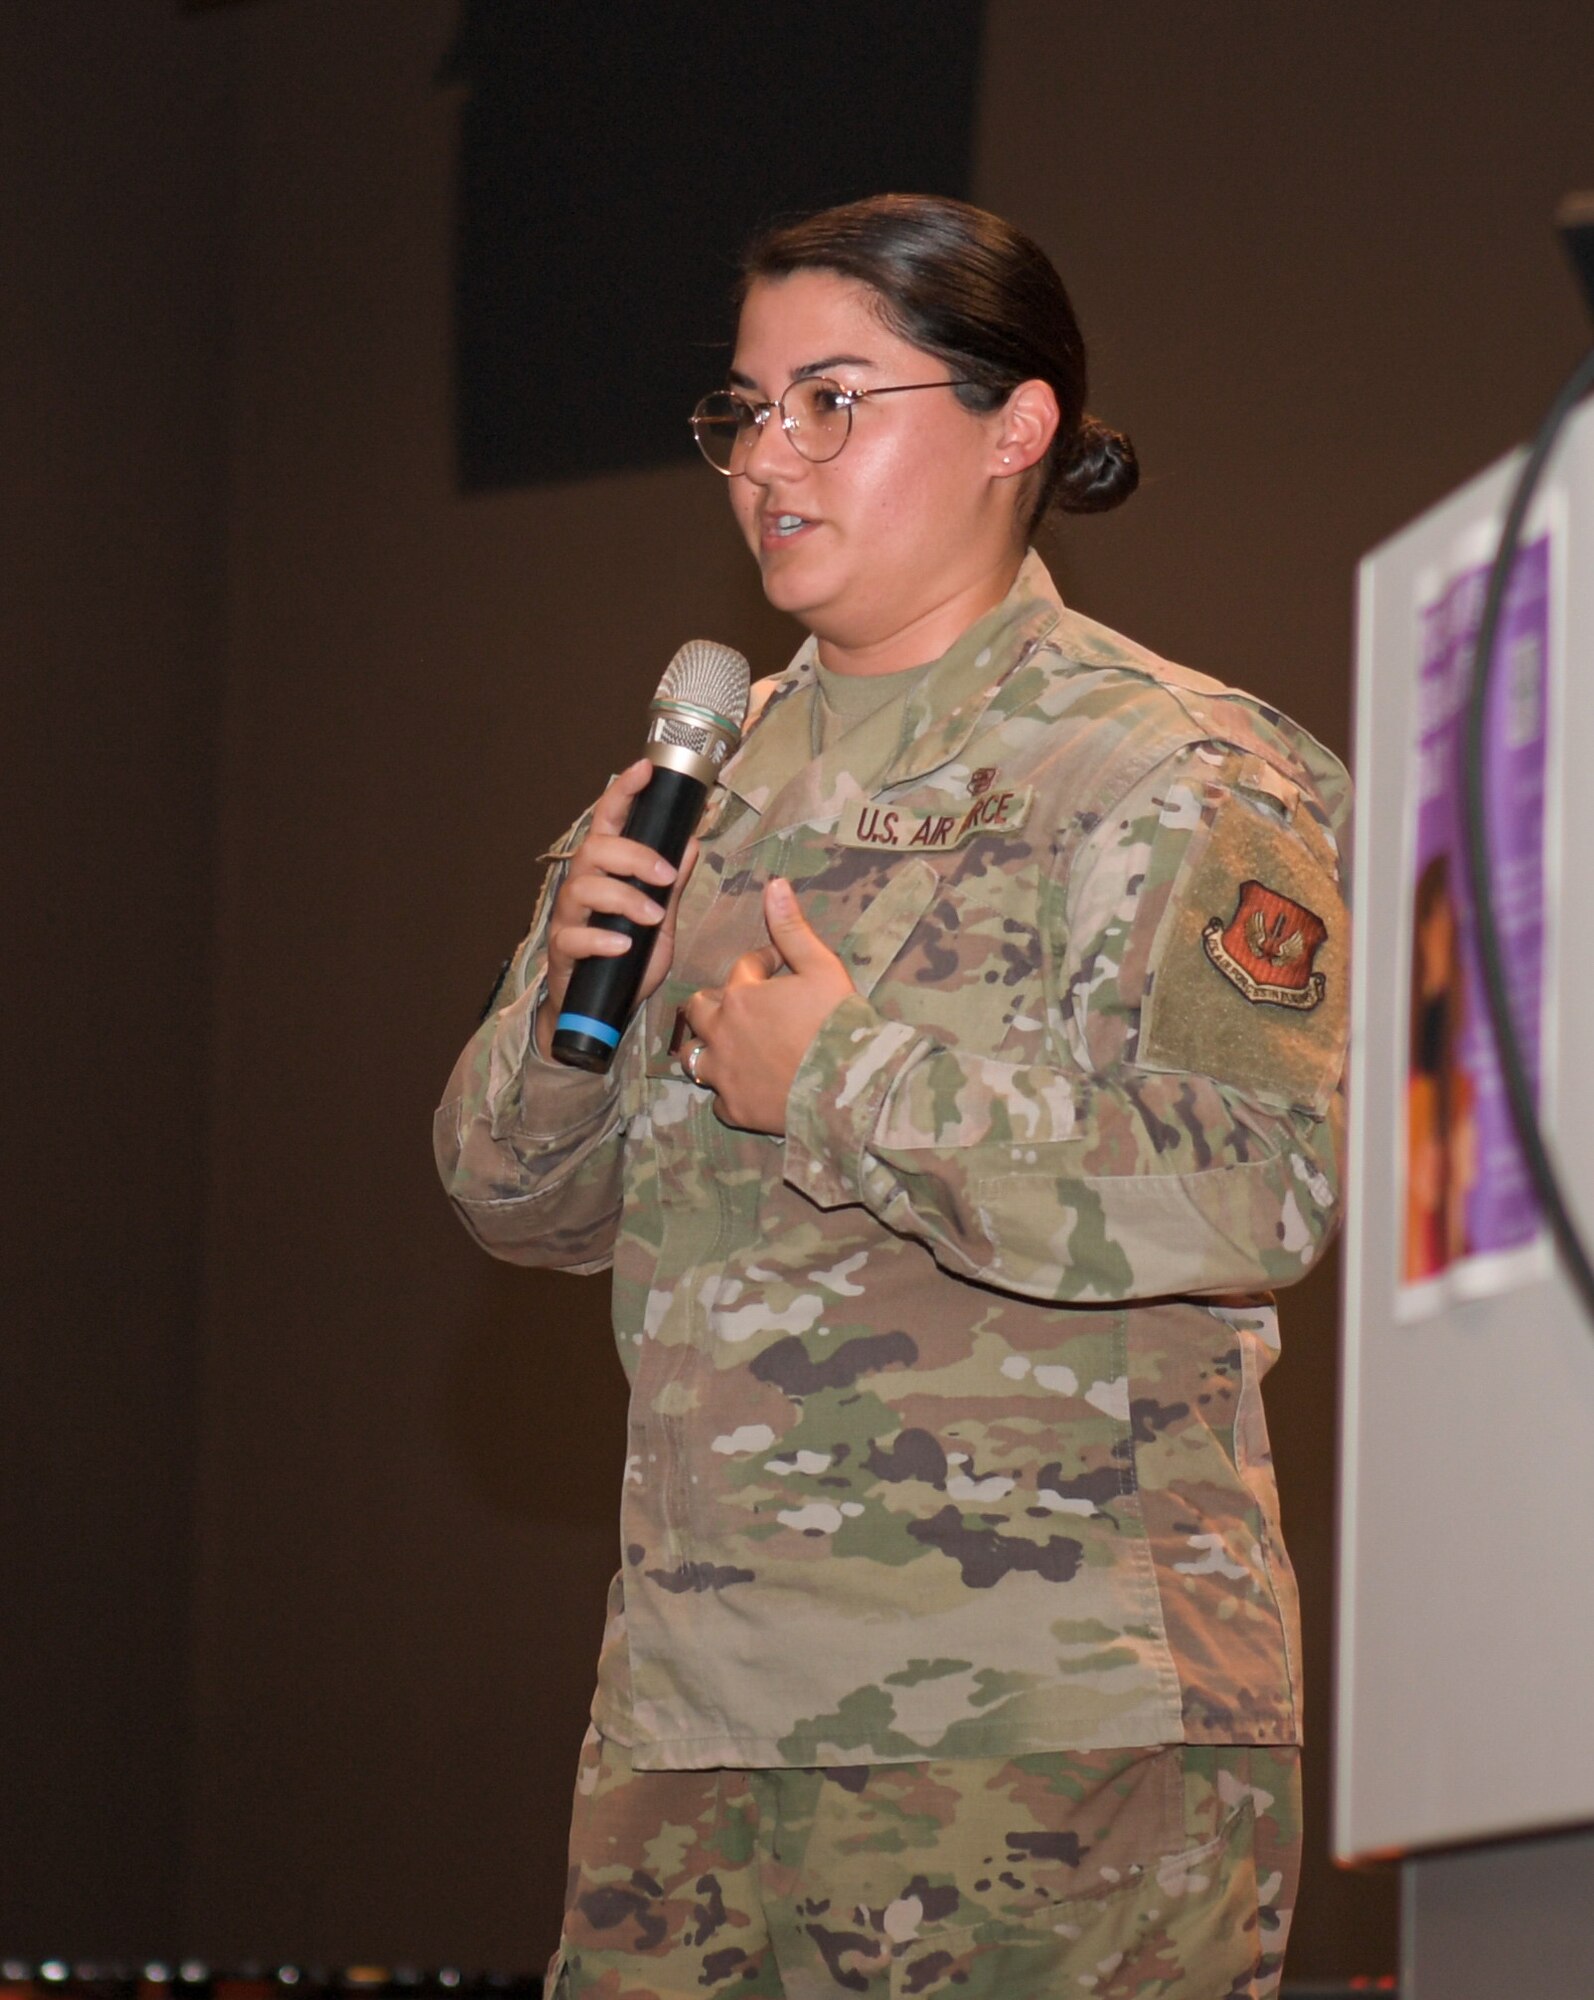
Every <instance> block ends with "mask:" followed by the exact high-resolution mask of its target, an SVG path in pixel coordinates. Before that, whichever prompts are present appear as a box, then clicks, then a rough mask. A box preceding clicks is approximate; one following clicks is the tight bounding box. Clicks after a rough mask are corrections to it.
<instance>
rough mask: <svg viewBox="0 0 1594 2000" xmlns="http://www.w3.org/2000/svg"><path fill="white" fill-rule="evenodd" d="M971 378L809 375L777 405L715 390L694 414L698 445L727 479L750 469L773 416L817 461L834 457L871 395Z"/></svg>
mask: <svg viewBox="0 0 1594 2000" xmlns="http://www.w3.org/2000/svg"><path fill="white" fill-rule="evenodd" d="M965 380H966V378H964V377H961V376H959V377H956V378H952V379H948V380H943V381H937V382H897V383H894V384H892V385H891V386H889V387H884V388H879V389H848V388H844V387H843V386H842V384H841V383H840V382H833V381H832V380H831V379H830V377H829V376H828V375H804V376H802V377H800V378H799V379H798V380H797V381H795V382H793V383H792V384H791V386H790V387H789V388H788V389H787V390H786V393H785V394H784V395H783V396H782V397H781V399H780V401H779V402H778V403H751V402H749V401H748V400H747V398H746V397H745V396H738V395H736V394H735V392H734V391H732V390H730V389H715V390H714V391H712V393H711V394H709V395H707V396H705V397H704V398H703V400H702V401H701V402H700V403H699V404H698V406H697V408H696V409H695V410H694V411H693V412H692V435H693V437H695V438H696V439H697V448H698V450H699V451H700V452H702V454H703V456H704V457H705V458H706V459H707V460H708V462H709V464H710V465H712V466H713V468H714V470H715V471H716V472H721V473H723V474H724V475H725V477H726V478H727V479H734V478H735V477H736V476H737V475H738V474H739V473H741V472H743V471H745V469H746V466H747V461H748V458H749V456H750V455H751V453H752V449H753V445H754V443H755V442H756V441H757V439H758V436H759V434H760V432H761V431H762V430H763V428H764V426H765V424H767V423H768V422H769V420H770V418H771V417H772V416H774V415H775V414H776V413H777V412H778V413H779V415H780V427H781V429H782V430H783V431H784V432H785V433H786V435H787V437H789V438H790V439H791V441H792V444H793V446H794V448H795V449H796V450H797V451H799V452H801V454H802V456H803V457H804V458H806V459H808V460H809V461H810V463H811V464H814V465H823V464H824V463H825V461H826V460H827V459H832V458H834V457H835V456H836V454H837V453H838V452H839V451H840V450H841V448H842V446H843V445H845V444H846V442H847V440H848V438H849V437H851V436H852V413H853V410H854V408H855V407H856V406H857V405H858V404H859V403H862V402H864V401H866V400H867V398H869V397H870V396H904V395H906V394H907V393H908V391H909V390H910V389H960V388H962V387H963V386H964V382H965Z"/></svg>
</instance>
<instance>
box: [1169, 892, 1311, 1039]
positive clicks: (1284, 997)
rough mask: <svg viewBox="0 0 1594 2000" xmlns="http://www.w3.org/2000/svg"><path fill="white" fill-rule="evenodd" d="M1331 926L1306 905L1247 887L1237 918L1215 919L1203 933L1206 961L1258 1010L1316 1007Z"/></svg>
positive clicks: (1238, 904) (1241, 894)
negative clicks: (1318, 968) (1316, 966)
mask: <svg viewBox="0 0 1594 2000" xmlns="http://www.w3.org/2000/svg"><path fill="white" fill-rule="evenodd" d="M1327 938H1328V926H1327V925H1326V924H1325V923H1324V922H1323V920H1322V918H1321V917H1319V916H1315V915H1314V914H1313V912H1312V911H1310V910H1309V909H1307V908H1306V907H1305V905H1304V904H1302V903H1295V902H1292V901H1291V900H1290V898H1289V897H1288V896H1281V895H1280V894H1279V893H1278V891H1277V890H1276V889H1270V888H1268V886H1267V884H1266V883H1265V882H1242V883H1241V884H1240V900H1239V902H1238V903H1237V904H1236V905H1235V908H1234V915H1233V916H1232V917H1230V918H1229V920H1228V922H1227V923H1225V922H1224V921H1223V919H1222V917H1213V918H1212V920H1211V921H1210V922H1209V923H1208V925H1207V926H1206V929H1205V930H1204V931H1203V932H1202V933H1201V941H1202V943H1203V944H1204V945H1205V946H1206V948H1207V957H1208V958H1210V959H1211V961H1212V963H1213V964H1214V965H1215V966H1216V967H1217V968H1218V970H1219V972H1221V973H1222V974H1223V976H1224V978H1225V979H1227V980H1228V981H1229V982H1230V983H1231V984H1232V985H1235V986H1237V987H1238V988H1239V989H1240V991H1241V992H1242V993H1243V994H1244V995H1245V997H1246V999H1247V1000H1250V1001H1253V1002H1255V1003H1256V1004H1257V1005H1258V1006H1262V1005H1269V1006H1274V1007H1297V1008H1300V1009H1302V1010H1304V1009H1306V1008H1310V1007H1315V1006H1316V1005H1317V1004H1318V1002H1319V1001H1320V1000H1321V999H1322V997H1323V993H1324V991H1325V987H1326V981H1325V980H1324V978H1323V975H1322V973H1320V972H1314V971H1313V970H1312V961H1313V960H1314V959H1315V958H1316V957H1317V954H1318V952H1319V951H1320V950H1321V949H1322V947H1323V945H1324V943H1325V942H1326V941H1327Z"/></svg>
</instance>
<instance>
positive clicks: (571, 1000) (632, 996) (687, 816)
mask: <svg viewBox="0 0 1594 2000" xmlns="http://www.w3.org/2000/svg"><path fill="white" fill-rule="evenodd" d="M707 796H708V787H707V786H706V785H705V784H704V783H703V782H702V781H701V779H698V778H692V777H688V776H687V774H686V773H685V772H684V771H672V770H669V769H668V768H667V767H665V766H663V765H655V766H654V770H653V776H652V777H651V778H649V780H648V782H647V789H646V790H645V791H642V792H639V793H638V794H637V797H636V799H635V801H634V802H633V804H632V807H631V810H630V812H629V813H627V814H626V820H625V828H624V832H625V838H626V839H627V840H635V841H638V842H640V844H641V845H642V846H643V847H651V848H652V849H653V851H654V853H655V854H662V855H663V856H664V859H665V860H666V861H668V862H669V864H670V866H671V867H672V868H679V867H680V865H681V856H682V855H683V854H684V853H685V852H686V843H687V842H688V841H689V840H690V839H691V837H692V829H693V827H695V826H696V825H697V823H698V820H699V819H700V818H701V817H702V812H703V801H704V799H705V798H707ZM626 879H627V880H628V881H629V882H630V884H631V886H632V888H633V889H640V890H641V891H642V893H643V895H644V896H646V897H648V898H649V900H650V901H652V902H655V903H657V904H658V905H659V907H660V909H662V908H663V907H664V903H665V900H666V899H667V897H668V895H669V891H668V890H666V891H665V892H664V895H663V896H662V897H661V895H660V893H659V888H658V884H657V883H654V882H639V881H638V880H637V879H636V877H635V876H634V875H633V876H628V877H627V878H626ZM587 921H588V923H589V925H590V926H591V928H592V929H593V930H596V931H617V932H618V933H619V934H620V936H622V937H627V938H629V939H630V940H631V949H630V950H629V951H627V952H617V953H616V954H615V956H614V957H613V958H583V959H581V960H580V961H579V962H578V964H577V965H576V968H575V970H574V971H573V972H572V973H571V975H570V984H569V985H568V986H567V987H566V988H565V997H564V1005H563V1006H562V1007H561V1008H560V1009H559V1019H558V1022H557V1023H556V1025H555V1027H554V1034H553V1052H554V1057H555V1059H556V1060H557V1061H559V1062H562V1063H566V1064H568V1065H569V1067H570V1068H572V1069H588V1070H593V1071H596V1072H598V1073H599V1074H601V1073H602V1072H603V1071H605V1070H606V1069H607V1068H608V1067H609V1064H610V1062H611V1061H612V1060H613V1057H614V1052H615V1049H616V1048H617V1047H618V1046H619V1041H620V1034H621V1031H622V1030H623V1029H624V1027H625V1024H626V1022H627V1021H628V1020H629V1019H630V1018H631V1009H632V1008H633V1007H634V1006H635V1004H636V995H637V988H638V986H640V985H641V983H642V975H643V973H644V972H645V971H646V970H647V963H648V958H649V956H650V955H651V953H652V950H653V941H654V939H655V938H656V937H657V936H658V934H659V933H658V928H657V926H656V925H654V924H640V923H638V922H637V920H636V918H635V917H621V916H614V915H611V914H610V913H609V912H607V911H603V910H600V911H598V912H597V913H595V914H594V915H593V916H591V917H589V918H588V919H587ZM611 1037H612V1038H613V1039H612V1040H611Z"/></svg>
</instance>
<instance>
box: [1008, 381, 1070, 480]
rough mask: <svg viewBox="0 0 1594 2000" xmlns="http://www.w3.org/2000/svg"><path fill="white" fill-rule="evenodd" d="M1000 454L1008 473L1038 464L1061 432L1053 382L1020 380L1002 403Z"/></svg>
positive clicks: (1018, 471) (1023, 470)
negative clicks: (1058, 432)
mask: <svg viewBox="0 0 1594 2000" xmlns="http://www.w3.org/2000/svg"><path fill="white" fill-rule="evenodd" d="M1001 419H1002V421H1001V424H1000V426H999V427H998V429H997V433H996V435H997V440H998V442H997V445H996V457H997V461H998V470H999V472H1000V473H1001V474H1002V475H1003V476H1004V477H1006V476H1009V475H1012V474H1016V473H1020V472H1027V471H1028V470H1029V468H1030V467H1031V466H1032V465H1038V464H1039V463H1040V461H1041V460H1042V459H1043V458H1044V457H1045V456H1046V454H1047V452H1048V450H1049V449H1050V448H1051V442H1052V439H1053V438H1054V437H1055V436H1056V435H1057V426H1058V424H1059V423H1060V422H1061V420H1062V419H1061V413H1060V412H1059V410H1058V408H1057V397H1056V395H1055V393H1054V392H1053V389H1052V385H1051V383H1050V382H1042V381H1041V380H1040V379H1039V378H1038V377H1037V378H1036V379H1035V380H1034V381H1031V382H1020V383H1019V385H1018V387H1017V388H1016V389H1015V390H1014V391H1013V392H1012V394H1011V395H1010V396H1009V397H1008V399H1007V401H1006V402H1005V403H1004V404H1003V405H1002V409H1001Z"/></svg>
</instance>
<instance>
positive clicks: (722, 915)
mask: <svg viewBox="0 0 1594 2000" xmlns="http://www.w3.org/2000/svg"><path fill="white" fill-rule="evenodd" d="M794 880H795V886H796V890H797V899H798V901H799V903H801V904H802V905H803V907H804V909H805V910H806V911H807V912H808V914H809V917H810V921H812V922H813V923H814V928H815V929H816V930H817V931H818V932H819V935H820V936H821V937H822V938H824V940H825V942H826V943H827V944H828V945H829V946H830V948H831V950H832V951H834V952H835V953H836V955H837V957H838V958H840V960H841V962H842V964H843V965H845V966H846V968H847V971H848V973H849V974H850V975H851V978H852V983H853V985H854V986H855V987H856V988H857V989H858V991H859V992H860V993H861V994H863V995H864V996H865V997H868V996H869V995H870V994H872V993H873V992H874V989H875V987H876V986H877V985H878V983H879V981H880V979H881V977H882V975H883V974H884V973H885V972H886V970H887V969H888V967H889V966H890V965H891V963H892V962H893V960H895V959H896V958H897V957H898V956H899V955H900V954H901V952H902V949H903V947H904V946H905V945H906V944H907V942H908V940H909V938H910V937H911V936H912V935H913V932H914V929H915V928H916V926H917V925H918V923H919V920H920V919H921V918H922V917H923V915H924V913H925V911H926V910H927V909H928V908H929V906H930V904H931V902H932V901H933V899H934V897H935V895H936V891H937V889H938V887H939V884H940V877H939V875H938V874H937V871H936V870H935V869H934V868H933V867H931V865H930V863H929V862H928V861H924V860H921V859H918V858H917V857H916V858H915V859H913V860H911V861H908V862H905V863H902V864H899V865H898V866H895V867H893V868H892V870H891V873H890V877H889V879H888V880H887V882H886V884H885V886H884V887H883V888H882V889H881V890H880V891H879V892H878V893H877V894H873V895H871V896H870V897H869V898H868V900H867V901H866V902H865V903H864V904H863V905H862V907H858V906H856V905H855V904H854V905H852V906H850V907H848V906H847V905H844V904H843V903H842V901H841V899H839V898H837V899H835V900H834V901H831V900H830V899H828V898H822V897H820V896H818V895H816V896H813V897H809V896H808V895H806V894H805V890H804V884H803V881H802V878H801V876H800V874H799V875H796V876H795V877H794ZM692 886H693V887H695V886H696V885H695V884H693V885H692ZM763 887H764V877H763V875H762V874H757V875H754V874H752V873H749V874H747V875H743V876H741V877H738V878H737V879H736V883H735V886H734V888H733V889H727V888H725V887H722V888H721V889H720V890H719V892H718V894H717V895H716V897H715V899H714V902H713V903H712V904H711V905H710V907H709V909H708V910H707V911H706V912H704V914H703V915H702V917H701V919H700V921H699V923H698V924H697V925H695V926H694V927H693V930H692V934H691V937H690V941H689V944H688V946H687V949H686V951H685V952H684V954H683V956H684V958H685V960H686V963H685V964H684V965H683V966H681V967H680V970H679V971H676V970H672V971H671V974H670V977H669V978H668V979H666V980H665V981H664V983H663V985H662V986H660V988H659V990H658V992H657V993H655V994H654V996H653V998H652V1000H651V1001H650V1002H649V1003H648V1020H647V1023H646V1027H647V1036H646V1042H647V1061H646V1073H647V1075H648V1076H650V1077H663V1076H674V1075H675V1074H676V1073H677V1070H676V1061H675V1057H674V1056H673V1055H672V1053H671V1051H670V1042H671V1039H672V1036H673V1033H674V1027H675V1018H676V1013H677V1011H678V1009H679V1008H681V1007H682V1006H683V1005H684V1004H685V1003H686V1001H687V1000H688V999H689V998H690V997H691V995H692V993H693V992H694V990H695V989H696V988H697V987H698V986H702V985H708V984H712V983H713V982H714V981H715V980H717V979H723V978H725V976H726V975H727V974H728V973H729V971H730V969H731V966H732V965H733V964H734V963H735V961H736V959H737V958H738V957H739V956H740V955H741V954H742V953H743V952H747V951H755V950H757V949H758V947H759V946H760V945H765V944H767V943H768V942H769V934H768V932H767V931H766V930H765V928H764V918H763V906H762V897H763ZM687 895H688V897H690V895H691V888H690V887H689V888H688V890H687ZM821 904H824V905H825V907H823V909H822V908H821ZM683 914H684V915H690V914H691V913H690V911H687V912H684V913H683Z"/></svg>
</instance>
